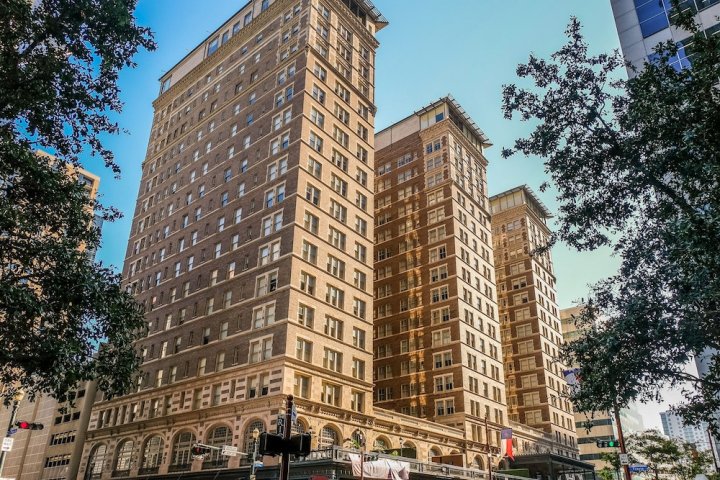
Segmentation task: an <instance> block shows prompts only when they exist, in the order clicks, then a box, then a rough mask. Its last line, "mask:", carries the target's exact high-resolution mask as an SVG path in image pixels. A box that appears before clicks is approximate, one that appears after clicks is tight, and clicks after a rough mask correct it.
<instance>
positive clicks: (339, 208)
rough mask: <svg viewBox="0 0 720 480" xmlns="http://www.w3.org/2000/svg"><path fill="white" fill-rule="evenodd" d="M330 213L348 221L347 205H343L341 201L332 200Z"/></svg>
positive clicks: (343, 221) (340, 219)
mask: <svg viewBox="0 0 720 480" xmlns="http://www.w3.org/2000/svg"><path fill="white" fill-rule="evenodd" d="M330 215H332V216H333V217H334V218H335V220H339V221H340V222H342V223H346V222H347V207H345V206H343V205H341V204H340V203H339V202H336V201H335V200H331V201H330Z"/></svg>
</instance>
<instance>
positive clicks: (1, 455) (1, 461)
mask: <svg viewBox="0 0 720 480" xmlns="http://www.w3.org/2000/svg"><path fill="white" fill-rule="evenodd" d="M23 397H25V392H23V391H22V390H18V391H17V392H15V395H13V404H12V410H11V411H10V422H8V427H7V429H6V430H5V436H10V430H11V429H12V427H13V425H14V424H15V416H16V415H17V411H18V406H19V405H20V402H21V401H22V399H23ZM6 458H7V452H0V477H2V472H3V468H4V467H5V459H6Z"/></svg>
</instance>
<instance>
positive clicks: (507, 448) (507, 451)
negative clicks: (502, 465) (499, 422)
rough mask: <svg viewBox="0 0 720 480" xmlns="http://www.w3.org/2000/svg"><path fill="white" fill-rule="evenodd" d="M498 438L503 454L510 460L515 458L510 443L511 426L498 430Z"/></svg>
mask: <svg viewBox="0 0 720 480" xmlns="http://www.w3.org/2000/svg"><path fill="white" fill-rule="evenodd" d="M500 440H501V442H502V447H503V456H505V457H508V458H510V460H515V455H513V445H512V428H503V429H502V430H500Z"/></svg>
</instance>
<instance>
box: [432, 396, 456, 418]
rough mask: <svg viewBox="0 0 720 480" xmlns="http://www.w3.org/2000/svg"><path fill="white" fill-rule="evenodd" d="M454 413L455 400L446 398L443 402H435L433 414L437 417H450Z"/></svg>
mask: <svg viewBox="0 0 720 480" xmlns="http://www.w3.org/2000/svg"><path fill="white" fill-rule="evenodd" d="M454 413H455V400H454V399H452V398H446V399H444V400H436V401H435V414H436V415H437V416H438V417H442V416H444V415H452V414H454Z"/></svg>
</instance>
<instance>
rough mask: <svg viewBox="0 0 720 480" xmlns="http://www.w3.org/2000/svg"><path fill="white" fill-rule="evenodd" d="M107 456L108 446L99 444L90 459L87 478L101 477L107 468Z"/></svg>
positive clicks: (91, 453)
mask: <svg viewBox="0 0 720 480" xmlns="http://www.w3.org/2000/svg"><path fill="white" fill-rule="evenodd" d="M106 456H107V447H106V446H105V445H103V444H101V445H97V446H96V447H95V448H94V449H93V451H92V452H90V458H89V459H88V466H87V470H86V475H87V478H100V476H101V475H102V472H103V470H104V469H105V457H106Z"/></svg>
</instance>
